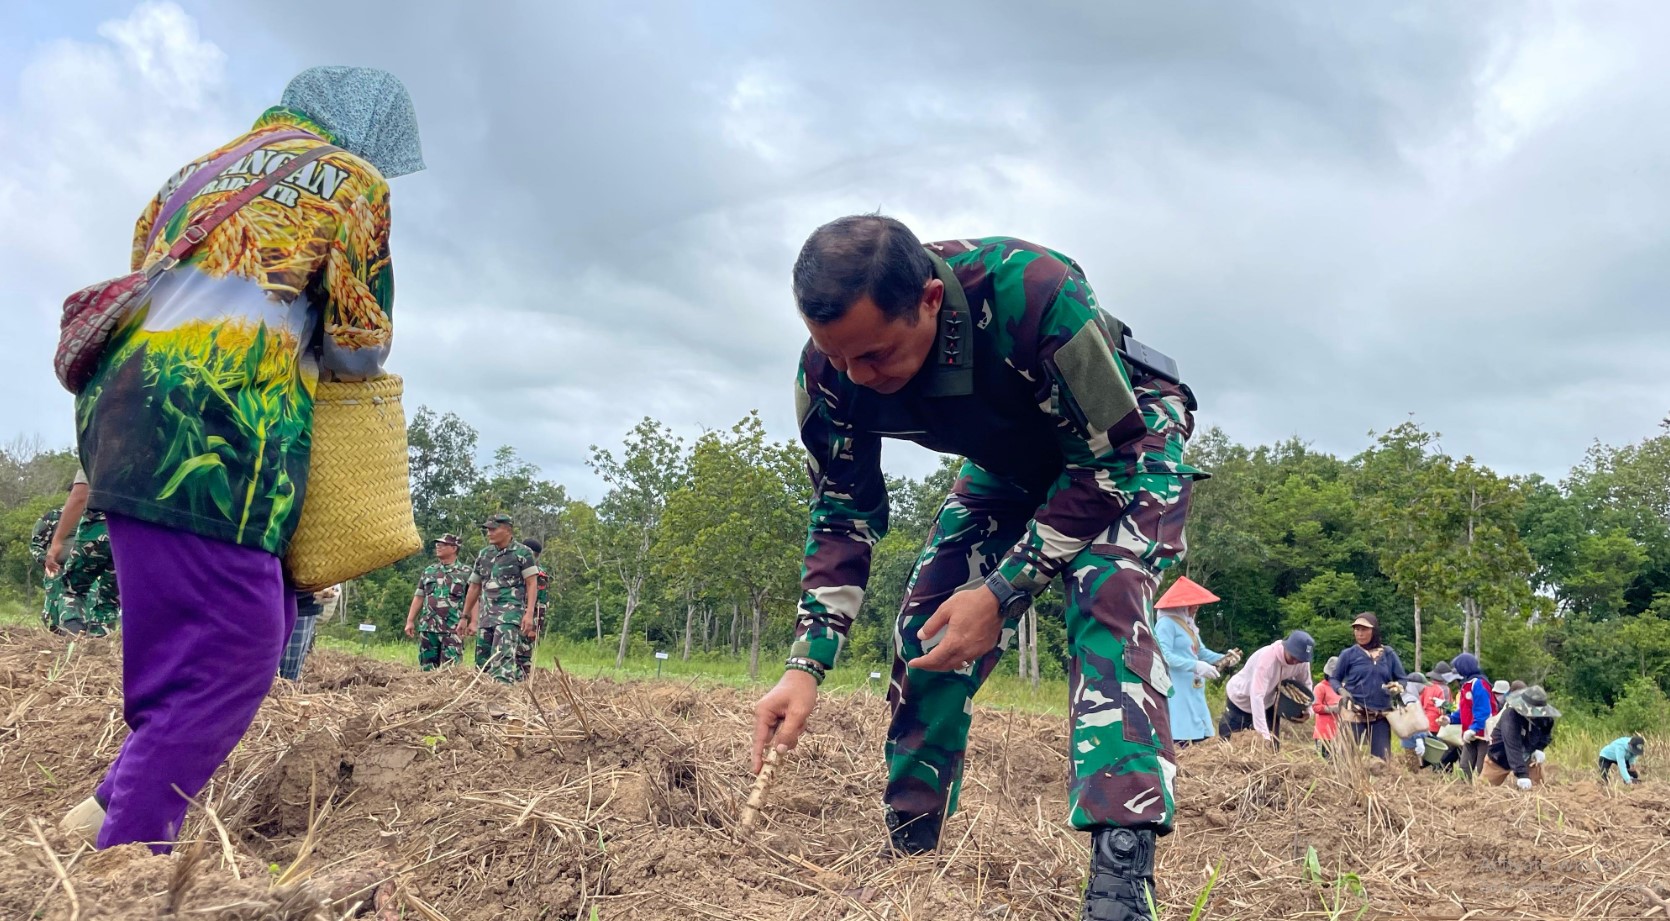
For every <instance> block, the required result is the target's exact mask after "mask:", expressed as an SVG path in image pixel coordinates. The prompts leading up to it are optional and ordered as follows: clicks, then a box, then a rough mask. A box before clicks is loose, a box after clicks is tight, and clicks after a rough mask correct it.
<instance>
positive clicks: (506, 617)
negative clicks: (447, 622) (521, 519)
mask: <svg viewBox="0 0 1670 921" xmlns="http://www.w3.org/2000/svg"><path fill="white" fill-rule="evenodd" d="M482 527H483V529H484V530H485V531H486V532H487V546H485V547H483V548H481V554H480V555H479V556H477V557H476V561H475V568H474V569H473V570H472V571H471V572H470V589H469V592H468V593H467V594H466V595H465V596H464V618H463V619H462V620H460V621H459V622H458V634H459V636H468V635H470V634H472V633H474V634H475V635H476V667H477V668H480V669H481V670H482V671H485V672H486V673H487V674H489V675H491V676H492V677H493V678H494V679H496V680H498V681H502V682H505V683H506V684H509V683H511V682H514V681H516V680H517V679H518V678H519V677H520V675H519V673H518V671H517V667H516V648H517V644H518V643H519V642H521V640H522V638H523V637H526V636H529V635H531V634H532V633H533V630H534V619H535V618H534V610H535V605H537V604H538V602H539V563H538V561H536V560H535V559H534V556H533V551H532V550H529V549H528V548H527V547H525V546H523V545H522V544H520V543H517V541H516V532H515V530H514V528H513V527H512V523H511V520H510V516H509V515H506V514H503V513H502V512H501V513H500V514H497V515H494V516H493V517H491V518H489V519H487V522H486V523H485V524H484V525H483V526H482Z"/></svg>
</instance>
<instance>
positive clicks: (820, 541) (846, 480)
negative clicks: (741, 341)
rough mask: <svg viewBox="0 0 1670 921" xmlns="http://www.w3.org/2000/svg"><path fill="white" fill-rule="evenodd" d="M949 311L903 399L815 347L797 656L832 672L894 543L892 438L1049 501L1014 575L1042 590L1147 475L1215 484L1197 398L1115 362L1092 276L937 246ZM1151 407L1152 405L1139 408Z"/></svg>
mask: <svg viewBox="0 0 1670 921" xmlns="http://www.w3.org/2000/svg"><path fill="white" fill-rule="evenodd" d="M926 248H927V250H928V251H929V253H930V255H932V256H933V259H934V266H935V270H936V272H937V274H938V277H939V278H940V279H941V280H943V281H944V282H945V300H944V303H943V305H942V306H941V308H940V313H939V321H938V322H939V330H938V334H937V338H936V340H935V344H934V350H933V352H932V353H931V356H930V360H929V363H928V364H926V365H924V366H923V368H922V370H921V371H920V372H919V373H918V374H917V375H916V377H915V378H914V379H912V380H911V382H910V383H909V384H908V385H906V387H905V388H904V389H903V390H901V391H900V392H899V393H896V394H891V395H883V394H880V393H877V392H875V391H872V390H868V389H865V388H863V387H859V386H858V385H856V384H854V383H853V382H852V381H851V380H849V379H848V378H847V376H846V375H845V374H843V373H842V372H840V371H838V370H836V369H835V367H834V366H833V365H831V364H830V362H829V361H828V359H827V358H825V357H824V356H823V355H822V354H821V353H820V352H818V351H817V349H816V348H814V347H813V346H812V345H811V344H810V343H808V344H807V346H806V348H805V350H804V351H803V352H802V353H801V359H800V373H799V379H798V387H797V389H796V394H795V397H796V404H797V405H796V409H797V411H798V417H799V420H800V437H801V440H802V441H803V442H804V443H805V446H806V449H807V452H808V454H809V462H808V470H809V472H810V473H811V476H812V483H813V490H814V499H813V504H812V511H811V524H810V527H809V529H808V535H807V543H806V557H805V563H804V567H803V569H802V572H801V589H802V591H801V601H800V612H799V622H798V624H797V626H796V631H795V634H796V640H795V644H794V655H797V656H809V657H811V658H813V659H816V660H818V661H820V662H823V663H824V664H825V665H833V664H834V662H835V659H836V657H837V656H838V655H839V653H840V650H841V646H842V645H843V644H844V642H845V639H846V634H847V630H848V628H849V627H850V626H851V624H852V620H853V618H854V617H855V616H857V614H858V610H859V607H860V606H861V605H862V603H863V600H864V591H865V588H866V586H867V584H868V581H869V575H870V551H871V548H872V547H873V546H874V545H875V543H876V542H877V541H879V540H880V539H881V538H882V536H883V535H885V534H886V532H887V487H886V483H885V481H884V480H883V478H882V471H881V439H882V438H884V437H888V438H901V439H904V440H907V441H912V442H915V443H916V444H920V445H922V446H924V447H926V448H929V449H931V450H934V451H939V452H941V453H944V454H952V455H960V456H963V457H967V458H968V459H969V460H971V461H973V462H975V463H976V464H979V465H980V466H981V467H983V468H985V469H986V470H988V471H989V472H991V473H993V474H994V475H996V476H999V477H1003V478H1005V479H1009V480H1011V481H1013V482H1015V483H1016V484H1018V485H1020V486H1021V487H1023V488H1024V489H1026V490H1027V491H1028V492H1030V493H1031V494H1033V495H1035V496H1036V497H1037V500H1038V503H1039V506H1038V510H1037V513H1036V515H1035V516H1034V518H1033V520H1032V521H1031V522H1030V523H1029V524H1028V526H1027V530H1026V533H1025V535H1024V536H1023V537H1022V538H1021V540H1020V541H1019V542H1018V543H1017V544H1016V545H1015V546H1014V547H1013V548H1012V549H1010V551H1009V552H1008V554H1007V555H1006V556H1005V557H1004V558H1003V561H1002V563H1001V564H1000V566H999V571H1000V572H1002V573H1003V575H1004V576H1005V577H1006V578H1008V579H1009V581H1010V582H1011V583H1013V584H1014V585H1015V586H1016V587H1018V588H1021V589H1023V590H1025V591H1027V592H1029V593H1031V594H1037V593H1039V592H1041V591H1043V589H1044V588H1045V587H1046V586H1047V585H1049V583H1050V581H1051V580H1052V579H1054V578H1055V576H1056V575H1057V574H1058V573H1059V572H1060V571H1061V569H1062V567H1064V566H1065V565H1066V564H1067V563H1068V562H1069V561H1070V560H1072V558H1073V557H1075V556H1077V555H1078V553H1079V552H1080V551H1081V550H1083V549H1084V548H1085V547H1087V546H1088V545H1089V544H1090V543H1091V542H1092V541H1093V540H1095V539H1096V538H1097V536H1098V535H1100V534H1102V532H1104V531H1106V530H1107V529H1108V528H1109V527H1110V526H1111V525H1112V524H1113V523H1114V522H1115V521H1116V520H1118V518H1119V516H1120V514H1121V512H1122V511H1123V510H1124V507H1125V502H1126V498H1125V497H1126V496H1127V495H1128V494H1129V492H1131V490H1128V489H1126V488H1125V486H1128V485H1129V481H1130V478H1132V477H1134V476H1138V475H1141V474H1161V475H1170V476H1187V477H1196V476H1200V477H1204V474H1203V473H1201V472H1200V471H1198V470H1196V469H1195V468H1193V467H1190V466H1188V465H1186V464H1184V463H1183V443H1184V442H1183V437H1179V436H1174V437H1169V438H1168V437H1166V436H1165V435H1162V434H1158V433H1159V432H1160V431H1161V429H1162V427H1163V423H1164V422H1166V421H1167V419H1166V418H1164V417H1162V415H1161V414H1165V416H1166V417H1169V419H1170V420H1172V421H1178V420H1182V419H1184V418H1185V407H1186V406H1188V405H1189V404H1191V403H1192V396H1191V395H1189V394H1188V393H1187V391H1186V389H1185V388H1182V387H1179V386H1177V385H1175V384H1172V383H1170V382H1167V381H1163V380H1160V379H1158V378H1154V377H1152V376H1150V375H1148V374H1146V373H1139V374H1137V375H1136V376H1135V377H1133V375H1132V372H1131V370H1130V369H1129V368H1127V366H1126V363H1125V361H1124V360H1123V359H1122V358H1121V357H1120V356H1119V355H1118V353H1117V351H1116V348H1117V346H1116V343H1117V342H1119V341H1120V340H1119V337H1121V336H1122V335H1123V334H1124V332H1125V328H1124V326H1123V324H1121V323H1120V322H1119V321H1118V320H1115V319H1113V318H1112V317H1110V316H1108V315H1107V314H1106V313H1105V312H1103V311H1102V310H1101V309H1100V308H1099V307H1098V306H1097V304H1096V296H1095V294H1094V292H1092V291H1091V289H1090V285H1089V283H1088V282H1087V281H1086V280H1085V277H1084V273H1083V271H1082V270H1081V269H1080V268H1079V266H1078V264H1077V263H1075V262H1074V261H1073V260H1071V259H1069V258H1067V257H1066V256H1064V255H1062V254H1060V253H1057V252H1054V251H1052V250H1048V249H1045V248H1043V247H1040V246H1036V245H1034V244H1031V243H1026V242H1024V241H1021V240H1016V239H1014V238H1011V237H988V238H985V239H979V240H954V241H949V242H943V243H930V244H927V245H926ZM1139 401H1140V403H1141V406H1140V407H1139Z"/></svg>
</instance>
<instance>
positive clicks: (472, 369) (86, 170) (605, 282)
mask: <svg viewBox="0 0 1670 921" xmlns="http://www.w3.org/2000/svg"><path fill="white" fill-rule="evenodd" d="M488 7H491V9H492V12H491V13H490V14H489V13H487V12H484V11H485V10H487V9H488ZM629 10H630V11H629ZM315 64H364V65H372V66H379V67H386V68H388V69H390V70H392V71H394V72H395V73H396V74H397V75H399V76H400V77H401V79H402V80H404V81H405V83H406V85H407V86H408V87H409V88H410V90H411V92H412V96H413V97H414V99H415V101H416V104H417V110H418V115H419V118H420V121H421V124H422V132H423V146H424V153H425V156H426V159H427V161H428V164H429V169H428V170H427V171H425V172H422V173H418V174H415V175H412V176H407V177H402V178H400V179H398V180H396V181H395V182H394V183H393V199H392V200H393V210H394V221H395V229H394V253H395V272H396V277H397V279H398V283H397V289H398V294H397V297H396V307H395V312H394V317H395V328H396V335H395V345H394V354H393V357H392V359H391V362H390V367H391V369H392V370H393V371H395V372H396V373H399V374H401V375H403V376H404V377H405V378H406V381H407V400H408V408H409V409H410V408H415V407H417V406H418V405H420V404H427V405H429V406H431V407H433V408H435V409H437V410H444V411H452V412H456V413H458V414H459V415H461V416H463V417H465V418H466V419H467V420H469V421H470V422H471V423H472V424H473V425H475V426H476V428H477V429H479V430H480V431H481V434H482V443H483V445H484V447H485V448H491V447H492V446H495V445H498V444H501V443H511V444H514V445H515V446H516V447H517V448H518V450H520V451H521V453H522V454H523V455H524V456H525V457H526V458H528V459H529V460H532V461H533V462H535V463H537V464H539V465H540V466H541V467H542V468H544V469H545V471H546V472H547V474H548V475H550V476H552V477H553V478H556V479H559V480H561V481H563V482H566V483H568V484H569V485H570V487H571V488H572V489H574V490H575V491H577V492H578V493H580V494H581V495H588V496H595V494H596V492H597V487H596V483H595V481H594V480H593V479H592V478H591V476H590V474H589V473H587V472H586V471H585V468H584V464H583V462H584V458H585V456H586V450H587V446H588V445H590V444H594V443H598V444H605V445H613V444H617V443H618V441H619V439H620V437H621V436H622V435H623V434H624V433H625V432H626V431H627V429H629V428H630V427H631V425H632V424H633V423H634V422H635V421H636V420H637V419H639V418H640V417H642V416H645V415H649V416H654V417H656V418H658V419H661V420H663V421H665V422H668V423H669V424H672V425H673V426H674V427H675V428H677V429H678V430H680V431H681V432H682V433H684V434H686V435H694V434H695V433H697V432H699V431H700V430H701V428H702V427H710V428H712V427H721V426H727V425H729V424H730V423H732V422H734V421H735V420H736V419H738V418H739V417H741V416H742V415H743V414H744V413H746V412H747V411H748V410H749V409H753V408H758V409H759V410H761V411H762V413H763V415H764V417H765V419H766V421H767V424H768V425H769V427H770V429H771V431H772V432H773V434H775V435H776V436H778V437H782V438H788V437H792V435H793V409H792V398H791V391H790V385H791V382H792V377H793V370H794V361H795V358H796V355H797V351H798V348H799V345H800V343H801V342H802V341H803V340H804V337H805V332H804V329H803V328H802V327H801V326H800V323H799V321H798V319H797V318H796V314H795V311H794V308H793V305H792V301H791V300H790V297H789V286H788V277H789V267H790V264H791V262H792V260H793V257H794V254H795V252H796V250H797V249H798V247H799V244H800V242H801V241H802V240H803V239H804V238H805V236H806V234H807V233H809V232H810V231H811V230H812V229H813V228H814V227H816V226H817V225H818V224H820V223H822V222H823V221H826V220H828V219H830V218H833V217H836V216H839V215H842V214H847V213H851V212H855V211H869V210H874V209H877V208H879V209H881V210H883V211H885V212H887V213H890V214H893V215H895V216H897V217H900V218H902V219H903V220H905V221H906V222H907V223H909V224H910V225H911V226H912V227H913V228H914V229H915V230H916V232H917V234H918V235H919V236H920V237H922V238H923V239H924V240H933V239H943V238H948V237H966V236H982V235H989V234H1009V235H1014V236H1020V237H1024V238H1027V239H1030V240H1033V241H1036V242H1039V243H1043V244H1046V245H1048V246H1051V247H1053V248H1056V249H1059V250H1062V251H1064V252H1067V253H1069V254H1070V255H1072V256H1073V257H1074V258H1076V259H1077V260H1078V261H1079V263H1080V264H1081V265H1082V266H1083V267H1084V268H1085V271H1086V272H1087V273H1088V276H1089V278H1090V281H1091V284H1092V285H1093V286H1094V287H1095V288H1096V290H1097V292H1098V294H1099V296H1100V298H1101V300H1102V302H1103V303H1104V304H1105V305H1107V306H1108V307H1109V308H1110V309H1112V310H1113V312H1114V313H1115V314H1116V315H1118V316H1120V317H1121V318H1122V319H1123V320H1125V321H1126V322H1127V323H1128V324H1130V325H1131V326H1132V327H1133V329H1134V331H1135V332H1136V333H1137V335H1139V336H1140V337H1141V338H1143V339H1144V340H1146V341H1149V342H1151V343H1152V344H1153V345H1155V346H1156V347H1158V348H1160V349H1162V350H1164V351H1166V352H1169V353H1171V354H1172V355H1174V356H1175V357H1176V358H1177V359H1178V361H1179V363H1180V364H1181V366H1182V368H1183V371H1184V374H1185V376H1186V377H1187V378H1188V379H1189V381H1190V382H1191V384H1192V385H1193V386H1194V388H1195V389H1196V391H1197V392H1198V393H1199V395H1200V399H1201V403H1202V404H1203V409H1202V411H1201V413H1200V422H1201V424H1202V425H1203V426H1205V425H1219V426H1222V427H1223V428H1224V429H1226V430H1227V431H1228V432H1229V433H1230V434H1231V435H1232V436H1233V437H1235V438H1237V439H1239V440H1242V441H1246V442H1266V441H1272V440H1276V439H1281V438H1285V437H1288V436H1290V435H1299V436H1301V437H1303V438H1305V439H1307V440H1309V441H1311V442H1313V443H1314V444H1315V445H1316V446H1317V447H1319V448H1321V449H1324V450H1329V451H1334V452H1339V453H1343V454H1352V453H1355V452H1357V451H1358V450H1360V449H1361V448H1363V447H1364V446H1366V444H1367V443H1368V440H1367V438H1366V433H1367V432H1368V431H1369V430H1371V429H1375V430H1383V429H1385V428H1387V427H1389V426H1391V425H1395V424H1396V423H1398V422H1399V421H1401V420H1403V419H1404V418H1406V417H1407V416H1408V414H1410V413H1413V414H1415V417H1416V418H1417V419H1418V420H1419V421H1421V422H1422V423H1423V424H1424V425H1426V426H1427V427H1429V428H1432V429H1436V430H1438V431H1441V432H1442V433H1443V435H1444V439H1443V443H1444V447H1445V448H1446V449H1447V450H1448V451H1449V452H1450V453H1452V454H1456V455H1461V454H1472V455H1474V456H1476V457H1477V458H1479V459H1480V460H1482V461H1484V462H1485V463H1487V464H1489V465H1491V466H1493V467H1495V468H1497V469H1498V470H1501V471H1504V472H1511V473H1528V472H1533V471H1535V472H1542V473H1544V474H1548V475H1552V476H1559V475H1561V474H1563V473H1564V471H1565V470H1566V469H1567V468H1568V467H1570V466H1571V465H1572V464H1573V463H1575V462H1576V461H1578V460H1579V459H1580V458H1581V456H1582V454H1583V451H1584V449H1585V448H1586V447H1587V446H1588V445H1589V444H1590V443H1591V442H1592V441H1593V440H1594V439H1597V438H1599V439H1601V440H1603V441H1607V442H1612V443H1623V442H1630V441H1635V440H1638V439H1640V438H1642V437H1644V436H1646V435H1649V434H1652V433H1653V432H1654V431H1655V426H1656V424H1657V422H1658V420H1659V419H1661V418H1663V417H1664V416H1665V414H1666V412H1667V411H1670V386H1667V385H1666V375H1665V369H1666V368H1667V367H1670V317H1667V316H1666V313H1665V310H1664V304H1663V301H1664V300H1665V294H1666V292H1667V291H1670V4H1665V3H1660V2H1650V0H1642V2H1637V3H1606V2H1588V3H1582V4H1574V3H1568V4H1558V5H1551V4H1543V3H1527V2H1512V3H1503V4H1493V3H1466V4H1459V3H1431V4H1333V3H1313V2H1296V3H1277V2H1265V3H1221V2H1211V3H1189V2H1169V3H1164V4H1159V3H1111V2H1103V0H1080V2H1076V3H1049V2H1033V3H1028V4H1015V3H996V2H964V3H959V4H956V5H948V4H908V3H898V2H889V3H858V2H849V3H828V2H821V3H816V4H810V3H805V4H803V3H789V2H778V3H767V2H731V3H717V2H704V3H688V2H668V3H634V4H606V3H587V4H579V3H568V2H562V3H537V4H536V3H527V4H515V5H513V4H497V3H495V4H480V3H476V4H461V3H410V2H407V3H399V4H396V3H370V2H351V3H350V2H343V0H329V2H326V0H291V2H287V3H276V4H275V3H261V4H246V3H232V2H220V3H215V4H208V3H181V4H176V3H172V2H146V3H140V4H138V5H135V4H134V3H132V2H131V0H130V2H70V0H57V2H54V3H51V4H44V3H23V2H20V0H0V296H3V298H4V302H5V303H7V304H8V305H9V306H8V307H7V308H6V310H7V313H6V316H7V318H8V319H9V320H10V321H11V322H10V323H9V324H8V325H9V326H11V327H12V328H11V329H10V330H9V336H8V338H9V340H10V341H9V343H8V344H9V345H10V347H11V353H12V354H13V355H14V356H15V357H14V358H13V359H12V360H11V362H10V367H9V368H8V369H7V371H6V372H5V373H6V378H5V379H6V381H7V384H8V385H9V386H8V387H7V388H6V391H5V398H4V399H0V433H10V434H22V435H39V436H41V437H42V438H44V439H45V440H46V441H47V442H49V443H68V442H69V441H70V440H71V438H72V435H73V433H72V426H71V421H70V398H69V397H68V396H67V395H66V394H65V393H64V392H63V391H62V390H61V389H60V388H59V387H58V385H57V383H56V382H55V380H54V379H53V376H52V372H51V358H50V356H51V353H52V346H53V343H54V341H55V336H56V322H57V315H58V310H59V305H60V304H61V302H62V300H63V298H64V296H65V295H66V294H68V293H69V292H70V291H72V290H74V289H76V288H79V287H81V286H83V285H86V284H89V283H91V282H93V281H95V280H97V279H100V278H105V277H108V276H111V275H114V274H118V273H119V272H121V271H125V270H126V263H127V254H128V241H129V236H130V234H131V232H132V224H133V220H134V219H135V218H136V217H137V216H138V212H139V209H140V207H141V206H142V204H143V203H144V201H145V200H146V199H147V198H148V197H149V196H150V195H151V194H153V193H154V191H155V190H156V188H157V186H158V185H160V183H161V182H162V181H163V179H165V178H166V177H167V176H168V175H169V174H170V173H172V172H173V171H174V170H175V169H176V168H178V167H179V166H180V165H181V164H183V163H184V162H185V161H187V160H189V159H191V158H193V157H195V156H197V155H199V154H201V153H203V152H205V151H207V150H209V149H211V148H213V147H216V146H218V145H220V144H221V143H224V142H225V141H226V140H229V139H230V138H231V137H233V136H234V135H236V134H237V133H239V132H241V131H242V130H244V129H246V128H247V127H248V125H249V123H250V122H251V121H252V120H253V119H254V118H255V117H256V116H257V115H258V114H259V113H260V112H261V111H262V110H263V109H264V108H265V107H266V106H268V105H270V104H272V103H274V102H276V100H277V98H278V96H279V93H280V92H281V91H282V89H283V86H284V84H285V82H286V81H287V80H288V79H289V77H291V76H292V75H293V74H294V73H295V72H297V71H299V70H301V69H302V68H304V67H307V66H311V65H315ZM891 444H892V443H890V447H889V451H888V462H889V466H890V467H891V468H892V469H894V470H897V471H899V472H905V473H912V474H915V473H921V472H924V471H925V470H926V469H928V467H929V465H930V464H931V458H930V456H929V455H927V454H926V453H925V452H920V451H918V450H916V449H905V448H899V447H892V446H891Z"/></svg>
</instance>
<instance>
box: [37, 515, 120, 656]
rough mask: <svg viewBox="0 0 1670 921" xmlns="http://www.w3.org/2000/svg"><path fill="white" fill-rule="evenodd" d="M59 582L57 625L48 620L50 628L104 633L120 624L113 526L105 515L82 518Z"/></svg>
mask: <svg viewBox="0 0 1670 921" xmlns="http://www.w3.org/2000/svg"><path fill="white" fill-rule="evenodd" d="M58 581H59V583H60V584H61V589H60V591H61V598H60V600H59V603H58V612H57V613H58V619H57V623H56V625H54V624H53V623H51V622H50V621H49V622H48V624H47V626H48V627H55V629H59V630H65V631H68V632H73V633H81V632H85V633H87V634H89V635H91V636H105V635H106V634H109V633H110V632H111V631H113V630H115V629H116V627H117V626H118V625H119V624H120V623H121V618H122V607H121V599H120V596H119V595H118V593H117V591H116V560H115V557H114V556H112V555H111V552H110V528H109V525H108V524H107V523H106V522H105V519H104V516H103V515H100V516H98V517H97V518H83V519H82V520H81V524H80V525H79V526H78V527H77V528H76V529H75V544H74V546H72V547H71V548H70V552H69V556H68V557H67V558H66V559H65V560H64V568H63V571H62V572H61V573H60V574H59V576H58Z"/></svg>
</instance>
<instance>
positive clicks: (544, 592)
mask: <svg viewBox="0 0 1670 921" xmlns="http://www.w3.org/2000/svg"><path fill="white" fill-rule="evenodd" d="M538 580H539V597H538V598H537V599H536V600H535V601H534V610H533V636H524V637H522V639H521V640H519V641H518V642H517V643H516V671H517V672H518V673H519V674H520V675H521V676H522V677H523V678H526V677H528V674H529V673H530V672H532V671H533V647H534V643H536V642H538V641H539V638H540V637H542V636H544V635H545V609H546V607H547V606H548V605H549V604H550V603H551V591H550V589H551V576H550V574H548V573H547V572H546V571H545V567H544V566H541V567H539V576H538Z"/></svg>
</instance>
